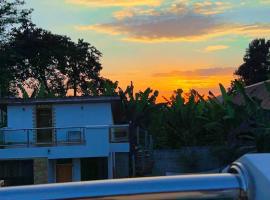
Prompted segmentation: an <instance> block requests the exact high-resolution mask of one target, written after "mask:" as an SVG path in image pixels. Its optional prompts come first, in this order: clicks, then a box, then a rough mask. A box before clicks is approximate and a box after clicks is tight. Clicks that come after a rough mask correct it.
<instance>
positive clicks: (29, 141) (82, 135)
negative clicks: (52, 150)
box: [0, 125, 129, 148]
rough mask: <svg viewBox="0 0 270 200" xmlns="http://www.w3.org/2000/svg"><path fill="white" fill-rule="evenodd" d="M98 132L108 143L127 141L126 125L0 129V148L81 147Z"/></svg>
mask: <svg viewBox="0 0 270 200" xmlns="http://www.w3.org/2000/svg"><path fill="white" fill-rule="evenodd" d="M99 130H105V132H107V133H108V134H109V140H110V141H108V142H111V143H119V142H128V141H129V131H128V130H129V128H128V125H111V126H107V125H106V126H105V125H104V126H101V125H97V126H85V127H46V128H32V129H7V128H3V129H0V148H12V147H33V146H61V145H83V144H85V143H86V140H87V136H88V135H89V134H91V133H95V132H97V131H99Z"/></svg>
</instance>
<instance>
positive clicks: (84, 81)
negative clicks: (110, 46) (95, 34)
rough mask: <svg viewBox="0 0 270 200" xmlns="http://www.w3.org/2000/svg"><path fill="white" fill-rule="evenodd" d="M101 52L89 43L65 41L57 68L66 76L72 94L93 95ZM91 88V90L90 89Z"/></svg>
mask: <svg viewBox="0 0 270 200" xmlns="http://www.w3.org/2000/svg"><path fill="white" fill-rule="evenodd" d="M101 55H102V54H101V52H100V51H98V50H97V49H96V48H95V47H94V46H92V45H91V44H89V43H87V42H85V41H83V40H82V39H79V40H78V43H75V42H72V41H71V40H68V41H67V44H66V49H65V50H64V52H63V59H62V60H61V65H60V68H59V70H60V71H61V73H63V74H64V75H65V77H66V78H67V80H68V81H67V88H68V89H72V90H73V95H74V96H77V95H78V94H81V95H94V94H95V91H93V87H94V88H98V85H99V84H100V83H99V81H100V77H99V76H100V74H99V72H100V70H101V69H102V67H101V64H100V57H101ZM91 89H92V90H91Z"/></svg>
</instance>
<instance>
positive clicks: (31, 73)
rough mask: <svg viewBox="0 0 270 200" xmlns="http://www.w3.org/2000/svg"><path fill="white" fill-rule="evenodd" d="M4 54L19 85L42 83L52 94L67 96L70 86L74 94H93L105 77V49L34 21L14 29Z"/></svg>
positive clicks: (7, 66) (15, 81)
mask: <svg viewBox="0 0 270 200" xmlns="http://www.w3.org/2000/svg"><path fill="white" fill-rule="evenodd" d="M2 57H3V59H1V60H2V63H3V65H4V64H5V65H6V67H5V69H8V70H9V72H10V79H11V80H12V81H13V82H14V83H15V85H16V84H21V85H24V86H26V87H28V88H30V89H33V90H34V89H36V88H38V87H40V86H41V84H42V87H44V89H45V91H46V93H47V94H48V95H49V96H50V94H53V95H54V96H65V95H66V94H67V92H68V90H69V89H72V90H73V94H74V96H76V95H78V94H81V95H93V94H95V91H93V89H94V88H95V89H96V90H98V86H101V84H100V82H101V81H104V80H103V79H102V78H101V77H100V74H99V72H100V70H101V69H102V67H101V64H100V62H99V60H100V57H101V53H100V52H99V51H98V50H97V49H96V48H95V47H94V46H92V45H91V44H89V43H87V42H85V41H83V40H82V39H79V40H78V43H76V42H73V41H72V40H71V39H70V38H69V37H67V36H62V35H57V34H53V33H51V32H50V31H47V30H44V29H42V28H38V27H36V26H35V25H34V24H32V23H31V22H27V23H25V24H23V26H22V27H20V28H17V29H14V31H13V33H12V37H11V40H10V41H9V42H8V43H6V44H5V47H4V48H3V49H2ZM4 58H5V59H4ZM2 78H4V77H2ZM93 85H94V86H96V87H90V86H93Z"/></svg>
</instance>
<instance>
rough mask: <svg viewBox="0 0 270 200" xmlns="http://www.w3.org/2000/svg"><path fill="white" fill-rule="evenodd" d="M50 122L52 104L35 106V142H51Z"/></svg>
mask: <svg viewBox="0 0 270 200" xmlns="http://www.w3.org/2000/svg"><path fill="white" fill-rule="evenodd" d="M52 124H53V123H52V106H51V105H38V106H37V107H36V128H37V131H36V142H37V144H48V143H50V144H51V143H52V142H53V131H52V129H51V127H52Z"/></svg>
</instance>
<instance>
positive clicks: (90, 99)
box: [0, 96, 120, 105]
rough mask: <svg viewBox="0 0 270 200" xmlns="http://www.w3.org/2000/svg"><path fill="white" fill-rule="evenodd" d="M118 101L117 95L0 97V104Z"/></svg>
mask: <svg viewBox="0 0 270 200" xmlns="http://www.w3.org/2000/svg"><path fill="white" fill-rule="evenodd" d="M115 101H120V97H119V96H76V97H54V98H29V99H23V98H0V105H32V104H78V103H107V102H109V103H110V102H115Z"/></svg>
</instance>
